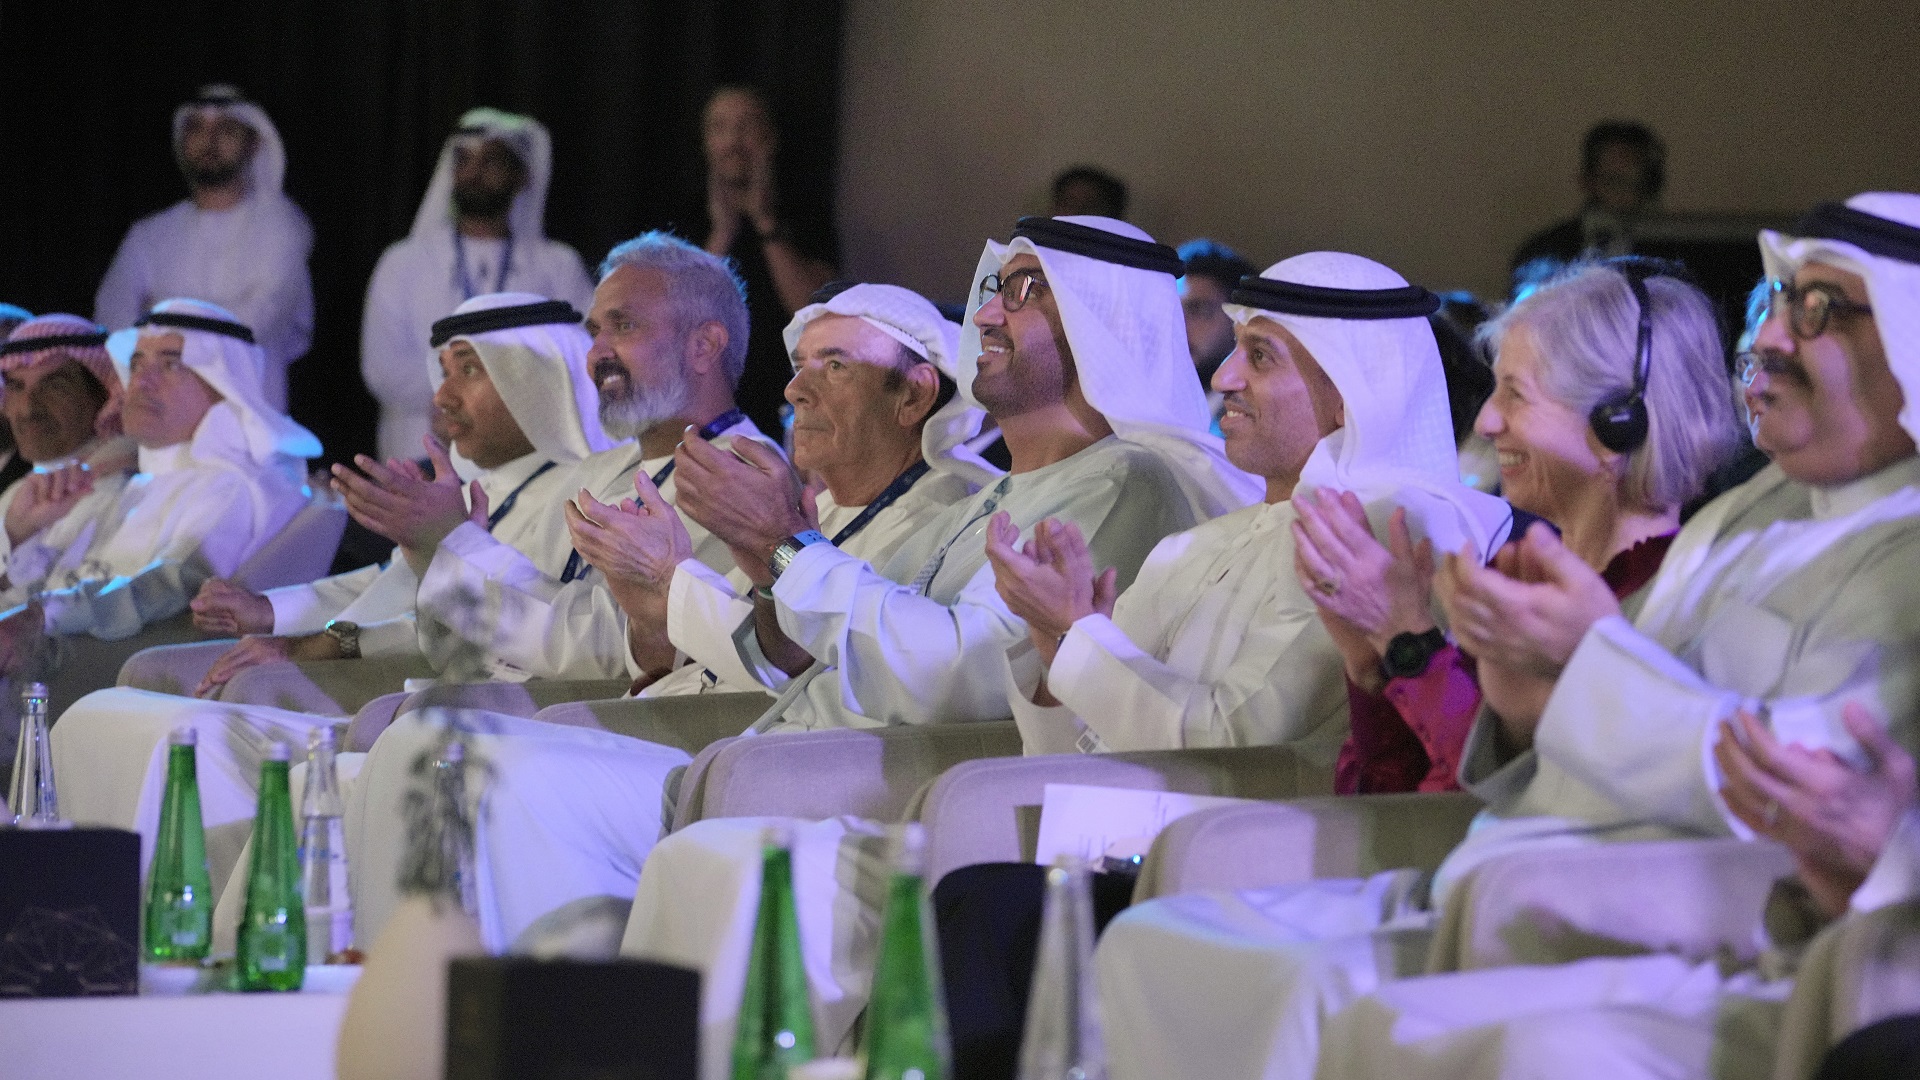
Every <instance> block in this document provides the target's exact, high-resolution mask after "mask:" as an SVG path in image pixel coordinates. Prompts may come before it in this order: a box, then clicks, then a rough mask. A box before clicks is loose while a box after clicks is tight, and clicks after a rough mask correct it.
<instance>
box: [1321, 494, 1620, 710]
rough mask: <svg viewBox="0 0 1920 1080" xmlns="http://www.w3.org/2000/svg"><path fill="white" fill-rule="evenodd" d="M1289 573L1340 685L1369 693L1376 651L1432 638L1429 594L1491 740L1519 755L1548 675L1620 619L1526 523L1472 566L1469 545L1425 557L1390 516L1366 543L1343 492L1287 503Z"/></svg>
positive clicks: (1555, 543)
mask: <svg viewBox="0 0 1920 1080" xmlns="http://www.w3.org/2000/svg"><path fill="white" fill-rule="evenodd" d="M1293 507H1294V511H1295V515H1296V518H1295V521H1294V523H1293V526H1292V528H1293V541H1294V572H1295V574H1296V575H1297V576H1298V577H1299V579H1300V585H1301V588H1303V589H1305V590H1306V592H1307V595H1309V596H1311V597H1312V598H1313V601H1314V604H1315V605H1316V606H1317V607H1318V608H1319V609H1320V616H1321V622H1322V623H1324V624H1325V626H1326V628H1327V632H1328V633H1329V634H1330V635H1331V636H1332V637H1333V640H1334V644H1335V645H1336V646H1338V647H1339V649H1340V653H1341V656H1342V658H1343V659H1344V660H1345V661H1346V667H1347V674H1348V677H1349V678H1351V679H1353V681H1354V682H1355V683H1356V684H1358V685H1360V686H1361V687H1363V688H1365V689H1368V690H1372V691H1375V692H1377V691H1378V690H1379V689H1380V688H1381V686H1382V685H1383V684H1384V682H1385V676H1384V675H1383V674H1382V672H1381V669H1380V660H1381V657H1382V656H1384V655H1385V653H1386V648H1387V644H1388V642H1390V641H1392V640H1393V638H1394V637H1395V636H1397V635H1399V634H1402V633H1416V634H1417V633H1423V632H1425V631H1428V630H1431V629H1433V626H1434V620H1433V616H1432V605H1433V599H1434V597H1435V596H1436V595H1437V596H1438V598H1439V601H1440V606H1441V608H1442V609H1443V610H1444V611H1445V612H1446V615H1447V622H1448V626H1449V628H1450V630H1451V631H1452V634H1453V639H1454V641H1455V642H1456V643H1457V644H1458V645H1459V647H1460V648H1461V650H1462V651H1464V652H1466V653H1468V654H1469V655H1471V656H1473V657H1474V658H1475V660H1477V661H1478V663H1479V676H1480V689H1481V693H1482V695H1483V696H1484V697H1485V699H1486V701H1487V704H1488V705H1490V706H1492V708H1493V710H1494V712H1495V713H1496V714H1498V715H1499V716H1500V718H1501V720H1502V726H1503V731H1505V732H1506V733H1507V734H1508V735H1509V736H1510V737H1516V741H1517V742H1518V743H1519V744H1520V745H1521V746H1523V747H1524V746H1525V745H1527V744H1530V743H1531V741H1532V731H1533V729H1534V727H1536V726H1537V725H1538V724H1539V720H1540V715H1541V713H1542V712H1544V711H1545V708H1546V701H1547V696H1548V695H1549V694H1550V693H1551V692H1552V690H1553V682H1554V680H1555V679H1556V678H1558V677H1559V674H1560V670H1561V669H1562V668H1564V667H1565V666H1566V664H1567V661H1568V659H1570V658H1571V657H1572V656H1573V651H1574V649H1576V648H1577V647H1578V646H1579V644H1580V641H1581V639H1582V638H1584V637H1585V636H1586V634H1587V631H1588V630H1589V629H1591V628H1592V627H1593V624H1595V623H1597V622H1599V621H1600V620H1602V619H1605V618H1608V617H1610V616H1614V615H1618V614H1619V613H1620V602H1619V601H1618V600H1617V599H1616V598H1615V597H1614V595H1613V589H1612V588H1611V587H1609V586H1608V585H1607V583H1606V581H1605V579H1603V578H1602V577H1601V576H1600V574H1599V573H1598V572H1597V571H1595V570H1594V569H1593V568H1592V567H1590V566H1588V565H1587V564H1586V563H1584V562H1582V561H1581V560H1580V558H1579V557H1578V556H1577V555H1575V554H1574V553H1573V552H1572V551H1570V550H1568V548H1567V547H1566V545H1564V544H1562V543H1561V542H1560V538H1559V537H1557V536H1555V535H1554V532H1553V530H1552V529H1549V528H1548V527H1546V526H1545V525H1544V524H1536V525H1534V526H1533V527H1532V528H1531V529H1529V530H1527V533H1526V535H1525V536H1523V537H1521V538H1519V539H1518V540H1517V541H1515V542H1513V543H1509V544H1507V545H1506V546H1504V547H1503V548H1501V549H1500V551H1499V553H1498V554H1496V555H1495V556H1494V559H1493V562H1492V563H1491V564H1482V563H1481V562H1480V559H1479V557H1478V555H1477V553H1476V552H1474V551H1473V550H1472V548H1471V547H1465V546H1463V547H1462V548H1461V549H1460V550H1459V551H1457V552H1450V553H1448V554H1446V555H1445V556H1443V557H1440V558H1438V559H1436V558H1435V554H1434V551H1433V545H1432V543H1431V542H1430V541H1427V540H1421V541H1420V542H1419V543H1417V544H1416V543H1415V542H1414V540H1413V536H1412V532H1411V530H1410V529H1409V528H1408V525H1407V512H1406V511H1405V510H1404V509H1395V510H1394V512H1393V515H1392V517H1391V518H1390V519H1389V521H1388V525H1387V542H1386V543H1385V544H1382V543H1381V542H1380V541H1379V540H1377V539H1375V538H1374V535H1373V528H1372V525H1371V524H1370V523H1369V522H1368V520H1367V514H1366V509H1365V507H1364V506H1363V505H1362V504H1361V502H1360V500H1359V498H1358V497H1356V496H1355V495H1354V494H1353V493H1352V492H1345V491H1340V492H1336V491H1331V490H1326V489H1321V490H1315V491H1309V492H1304V493H1301V494H1299V495H1296V496H1295V497H1294V499H1293Z"/></svg>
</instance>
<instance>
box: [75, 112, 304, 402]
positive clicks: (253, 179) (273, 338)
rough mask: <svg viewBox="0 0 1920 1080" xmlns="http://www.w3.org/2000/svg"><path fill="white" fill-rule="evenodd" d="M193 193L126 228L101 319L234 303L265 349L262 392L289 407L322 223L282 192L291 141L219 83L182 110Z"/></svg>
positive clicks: (181, 151) (177, 125)
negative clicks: (177, 302) (192, 301)
mask: <svg viewBox="0 0 1920 1080" xmlns="http://www.w3.org/2000/svg"><path fill="white" fill-rule="evenodd" d="M173 153H174V157H175V158H176V159H177V160H178V161H179V163H180V171H181V173H183V174H184V175H185V176H186V180H187V188H188V190H189V195H188V197H187V198H185V199H182V200H181V201H179V202H177V203H175V204H173V205H172V206H169V207H167V208H166V209H165V210H162V211H160V212H159V213H157V214H154V215H153V216H151V217H145V218H141V219H140V220H139V221H136V222H134V223H133V227H132V228H130V229H128V230H127V236H126V239H124V240H122V241H121V242H120V250H119V251H118V252H116V253H115V254H114V257H113V264H112V265H111V266H109V267H108V268H107V276H106V277H105V278H103V279H102V280H101V282H100V292H99V295H98V296H97V297H95V299H94V309H93V317H94V320H95V321H97V322H100V323H103V324H105V325H107V326H112V327H121V326H130V325H132V324H133V321H134V320H135V319H137V318H139V317H140V315H141V313H142V312H145V311H146V310H147V309H148V308H149V307H151V306H152V305H154V304H156V303H158V302H160V301H161V300H164V299H166V298H167V297H169V296H193V297H198V298H200V299H202V300H206V301H208V302H210V303H214V304H218V305H220V306H221V307H223V308H225V309H227V310H228V311H231V312H233V313H234V315H235V316H237V317H238V318H239V321H240V322H242V323H245V324H246V325H247V326H250V327H253V328H254V329H255V331H257V332H258V334H259V335H260V340H259V344H260V347H261V348H262V349H263V350H264V351H265V353H266V361H267V363H266V368H265V370H264V371H263V372H262V379H261V396H262V398H263V399H264V400H265V401H266V402H267V404H269V405H271V406H273V407H274V408H276V409H279V410H282V411H284V410H285V409H286V407H287V365H289V364H291V363H293V362H294V361H295V360H298V359H300V358H301V357H302V356H305V355H306V353H307V348H308V346H310V345H311V344H312V343H313V282H312V280H311V278H310V277H309V275H308V272H307V256H308V255H309V254H310V253H311V252H312V251H313V228H312V227H311V226H310V225H308V224H307V216H306V215H305V214H304V213H301V211H300V208H299V207H298V206H295V205H294V204H293V200H291V199H289V198H287V197H286V195H285V194H283V193H282V191H281V186H282V181H283V180H284V178H285V176H286V172H287V152H286V150H285V148H284V147H282V146H281V144H280V133H279V132H278V131H277V130H275V128H274V126H273V121H272V120H269V119H268V118H267V114H266V111H265V110H264V109H262V108H261V107H260V106H258V105H256V104H254V103H253V102H251V101H248V100H246V99H245V98H244V97H242V96H241V95H240V91H238V90H236V89H234V88H233V87H231V86H225V85H213V86H207V87H204V88H202V89H201V90H200V92H199V94H198V95H197V96H196V97H195V98H194V99H193V100H192V101H189V102H187V103H186V104H184V105H182V106H180V107H179V108H178V109H175V110H174V111H173Z"/></svg>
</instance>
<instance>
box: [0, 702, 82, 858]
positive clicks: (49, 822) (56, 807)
mask: <svg viewBox="0 0 1920 1080" xmlns="http://www.w3.org/2000/svg"><path fill="white" fill-rule="evenodd" d="M7 806H8V807H9V808H11V809H12V811H13V823H14V824H15V825H18V826H20V827H21V828H23V829H64V828H67V827H68V826H69V825H71V824H72V823H71V822H67V821H62V820H61V819H60V796H59V795H58V794H57V793H56V792H55V791H54V786H53V743H52V741H51V738H50V736H49V735H48V732H47V684H46V683H28V684H27V686H26V688H25V689H23V690H21V691H20V743H19V745H18V746H16V747H14V751H13V787H12V789H11V790H10V791H8V793H7Z"/></svg>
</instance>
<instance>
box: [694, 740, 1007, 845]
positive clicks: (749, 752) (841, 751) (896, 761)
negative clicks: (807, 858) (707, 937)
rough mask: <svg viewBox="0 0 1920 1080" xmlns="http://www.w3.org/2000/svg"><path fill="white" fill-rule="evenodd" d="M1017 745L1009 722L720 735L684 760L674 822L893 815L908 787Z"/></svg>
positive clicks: (908, 795) (906, 799) (904, 802)
mask: <svg viewBox="0 0 1920 1080" xmlns="http://www.w3.org/2000/svg"><path fill="white" fill-rule="evenodd" d="M748 722H749V723H751V722H752V718H751V717H749V718H748ZM743 726H744V725H743ZM1019 753H1020V732H1019V730H1018V729H1017V728H1015V726H1014V723H1013V721H1011V720H1000V721H991V722H987V723H971V724H934V725H929V726H926V727H885V728H837V729H833V730H826V731H804V732H793V733H790V734H781V735H754V736H746V737H735V738H731V739H725V740H722V741H719V742H716V743H713V744H712V745H710V746H708V747H707V748H706V749H704V750H702V751H700V753H699V754H697V755H696V756H695V757H694V759H693V764H691V765H689V766H688V767H687V771H686V773H685V775H684V777H683V778H682V780H681V783H680V786H679V789H678V793H677V795H676V798H675V803H674V806H675V809H674V822H673V827H674V828H675V829H680V828H684V827H686V826H687V825H689V824H691V823H693V822H695V821H699V820H703V819H705V818H717V817H757V816H763V815H764V816H778V817H793V818H802V819H805V820H810V821H819V820H825V819H827V818H831V817H838V816H841V815H843V814H845V815H853V816H857V817H864V818H871V819H874V820H878V821H898V820H900V819H901V818H902V817H903V816H904V815H906V813H907V812H908V810H909V807H910V806H911V804H912V802H913V800H914V795H915V793H916V792H918V791H919V790H920V789H921V788H922V787H924V786H925V785H926V784H928V783H930V782H931V781H933V780H934V779H935V778H936V777H938V776H940V775H941V774H942V773H943V772H946V771H947V770H949V769H950V768H952V767H954V766H956V765H958V764H960V763H962V762H971V761H973V760H974V759H977V758H1000V757H1002V756H1004V755H1009V754H1012V755H1017V754H1019Z"/></svg>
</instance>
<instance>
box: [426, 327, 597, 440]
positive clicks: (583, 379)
mask: <svg viewBox="0 0 1920 1080" xmlns="http://www.w3.org/2000/svg"><path fill="white" fill-rule="evenodd" d="M479 312H493V313H495V314H494V315H492V316H490V317H487V316H483V317H481V318H479V319H463V318H462V317H463V316H469V315H475V314H477V313H479ZM455 341H464V342H466V343H467V344H468V345H470V346H472V347H473V351H474V352H475V353H477V354H479V357H480V362H481V363H482V364H484V365H485V366H486V369H487V377H488V378H489V379H492V380H493V385H494V389H495V390H497V391H498V392H499V394H500V400H501V401H502V402H503V403H504V404H505V405H506V407H507V411H508V412H509V413H512V414H513V419H514V422H515V423H517V424H519V425H520V430H521V431H522V432H524V433H525V434H526V436H527V440H528V441H529V442H531V443H533V448H534V449H535V450H536V451H538V452H539V453H540V454H541V455H542V456H543V457H545V458H546V459H547V460H548V461H553V462H558V463H559V464H562V465H567V464H571V463H573V462H576V461H579V460H580V459H581V458H584V457H586V456H587V455H589V454H597V453H599V452H600V451H602V450H606V449H609V448H611V447H613V446H615V445H617V444H618V442H619V440H617V439H614V438H611V437H609V436H608V435H607V433H606V431H604V430H603V429H602V428H601V427H600V395H599V393H598V391H596V390H595V389H594V385H593V376H592V375H591V374H589V373H588V371H587V350H588V349H589V348H591V347H592V345H593V339H592V338H590V337H588V336H587V332H586V331H585V330H583V329H581V327H580V313H579V312H578V311H575V310H574V309H573V308H572V306H571V305H569V304H567V303H566V302H565V301H560V300H550V299H548V298H547V297H544V296H538V295H536V294H534V293H488V294H486V295H483V296H476V297H474V298H473V299H471V300H468V301H466V302H464V303H462V304H461V305H460V306H459V307H457V308H455V309H454V310H453V315H452V316H449V317H448V318H445V319H442V320H440V321H439V322H437V323H435V324H434V333H433V338H432V344H433V349H432V351H431V352H430V353H429V354H428V361H427V367H428V372H429V374H430V376H431V377H432V380H433V386H434V389H435V390H436V391H437V390H438V389H439V388H440V384H441V383H442V382H445V381H446V378H445V376H444V375H443V374H442V373H441V371H440V350H441V349H442V348H444V347H445V346H447V345H449V344H451V343H453V342H455Z"/></svg>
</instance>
